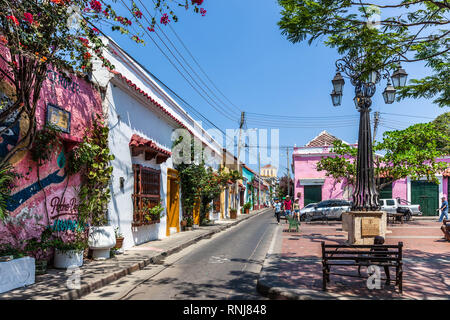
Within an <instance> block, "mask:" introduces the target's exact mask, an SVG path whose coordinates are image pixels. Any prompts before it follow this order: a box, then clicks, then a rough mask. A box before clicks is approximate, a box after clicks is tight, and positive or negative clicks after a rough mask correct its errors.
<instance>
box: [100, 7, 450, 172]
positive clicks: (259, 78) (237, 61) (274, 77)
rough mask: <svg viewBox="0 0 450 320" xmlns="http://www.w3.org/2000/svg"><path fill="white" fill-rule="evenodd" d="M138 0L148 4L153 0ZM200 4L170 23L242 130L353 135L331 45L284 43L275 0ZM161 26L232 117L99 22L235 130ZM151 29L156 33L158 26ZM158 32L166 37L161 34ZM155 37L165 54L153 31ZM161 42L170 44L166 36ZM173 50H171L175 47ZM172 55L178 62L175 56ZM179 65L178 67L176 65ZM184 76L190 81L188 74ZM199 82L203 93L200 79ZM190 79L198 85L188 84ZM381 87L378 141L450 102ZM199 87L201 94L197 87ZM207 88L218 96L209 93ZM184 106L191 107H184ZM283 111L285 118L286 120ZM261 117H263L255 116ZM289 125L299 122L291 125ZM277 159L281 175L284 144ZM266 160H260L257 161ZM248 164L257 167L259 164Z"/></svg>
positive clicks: (298, 136)
mask: <svg viewBox="0 0 450 320" xmlns="http://www.w3.org/2000/svg"><path fill="white" fill-rule="evenodd" d="M117 3H118V4H119V3H120V2H117ZM144 3H146V4H148V8H149V9H151V6H150V3H152V2H151V1H145V2H144ZM137 4H138V5H139V3H137ZM202 7H204V8H205V9H206V10H207V14H206V16H205V17H202V16H201V15H199V14H194V13H193V12H191V11H185V10H184V9H181V10H180V9H178V10H177V14H178V16H179V21H178V22H177V23H171V26H172V27H173V29H174V30H175V31H176V33H177V34H178V36H179V37H180V38H181V39H182V40H183V42H184V44H185V45H186V46H187V48H188V49H189V50H190V52H191V53H192V54H193V56H194V57H195V59H196V60H197V62H198V63H199V64H200V65H201V67H202V69H203V70H204V71H205V72H206V73H207V74H208V76H209V78H210V79H211V80H212V81H213V82H214V84H215V85H216V86H217V87H218V88H219V89H220V91H221V92H222V93H223V94H224V95H225V96H226V98H227V99H228V100H230V101H231V102H232V103H233V104H234V105H235V106H237V107H238V109H239V110H242V111H245V112H246V113H248V114H247V120H248V121H247V123H246V127H247V128H255V127H256V128H268V127H279V129H280V145H282V146H293V145H294V144H296V145H297V146H302V145H304V144H305V143H307V142H308V141H309V140H311V139H312V138H314V137H315V136H316V135H317V134H319V133H320V132H321V131H322V130H327V131H328V132H330V133H331V134H333V135H335V136H337V137H339V138H341V139H343V140H345V141H347V142H351V143H354V142H356V141H357V135H358V122H359V117H358V112H357V111H356V109H355V107H354V104H353V100H352V99H353V96H354V95H353V87H352V86H351V85H350V84H349V81H347V83H346V85H345V87H344V96H343V102H342V105H341V106H340V107H333V106H332V104H331V99H330V92H331V89H332V85H331V79H332V78H333V76H334V73H335V61H336V60H337V59H338V58H339V55H338V54H337V52H336V51H335V50H334V49H330V48H327V47H325V46H324V45H323V44H322V43H321V42H316V43H314V44H313V45H311V46H308V45H307V43H301V44H292V43H290V42H289V41H287V40H286V38H285V37H284V36H282V35H281V31H280V29H279V28H278V26H277V22H278V20H279V18H280V11H281V10H280V7H279V6H278V3H277V1H275V0H245V1H238V0H227V1H224V0H205V1H204V3H203V5H202ZM119 11H120V10H119ZM150 11H151V12H152V10H150ZM122 12H125V11H122ZM158 20H159V18H158ZM161 28H163V30H164V32H165V33H166V35H167V36H168V37H169V38H170V39H171V41H172V42H173V43H174V44H175V45H176V47H177V49H178V50H179V51H180V52H181V53H182V55H183V56H184V58H185V59H186V60H187V61H188V62H189V63H190V64H191V66H192V67H193V68H194V70H195V71H196V72H197V74H198V75H200V76H201V77H202V79H203V81H204V82H205V83H206V84H208V86H209V87H210V88H211V89H212V90H213V91H214V92H215V95H216V96H217V97H219V98H220V99H221V100H222V101H223V102H224V104H225V105H226V106H223V105H222V104H221V102H217V103H218V104H219V105H220V107H221V108H227V109H229V112H228V113H230V117H231V118H232V119H233V120H231V119H228V118H227V117H225V116H223V115H222V114H221V113H220V112H218V111H216V110H215V109H214V108H213V107H212V106H211V105H209V104H208V103H206V102H205V100H204V99H203V98H202V97H201V96H200V95H199V94H198V93H197V92H196V91H195V90H194V89H193V88H192V87H191V86H190V85H189V84H188V83H187V82H186V80H185V79H183V77H182V76H181V75H180V74H179V73H178V72H177V71H176V69H175V68H174V67H173V66H172V65H171V64H170V62H169V61H168V60H167V58H166V57H164V55H163V54H162V53H161V52H160V51H159V50H158V49H157V47H156V46H155V45H154V44H153V42H152V41H151V40H150V39H149V38H148V37H147V36H145V37H144V40H145V41H146V42H147V43H146V45H145V46H142V45H138V44H135V43H133V42H132V41H130V40H128V39H126V38H125V37H123V36H120V35H119V34H117V33H110V32H107V28H102V31H104V32H105V33H107V34H110V35H112V37H113V38H114V39H115V41H117V42H118V43H119V44H120V45H121V46H122V47H123V48H124V49H125V50H126V51H127V52H128V53H130V54H131V55H132V56H133V57H134V58H136V59H137V60H138V61H139V62H140V63H142V64H143V65H144V66H145V67H146V68H147V69H149V70H150V71H151V72H152V73H154V74H155V75H156V76H157V77H158V78H159V79H160V80H162V81H163V82H164V83H165V84H166V85H168V86H169V87H170V88H171V89H173V90H174V91H175V92H176V93H177V94H178V95H180V96H181V97H182V98H184V99H185V100H186V101H187V102H188V103H189V104H190V105H191V106H193V107H194V108H195V109H196V110H197V111H199V112H200V113H202V114H203V115H204V116H206V117H207V118H208V119H209V120H210V121H212V122H213V123H214V124H215V125H217V126H218V127H220V128H221V129H223V130H225V129H227V128H237V127H238V122H239V117H240V115H239V111H238V110H237V108H235V107H233V106H231V103H229V102H228V100H227V99H226V98H225V97H223V96H222V95H221V94H220V93H219V92H217V91H216V90H215V88H214V86H213V85H212V84H210V83H209V82H208V80H207V79H206V77H204V75H203V73H202V72H201V70H200V69H199V68H198V66H197V65H196V64H195V63H194V62H193V61H192V59H191V58H190V56H189V54H188V53H187V52H186V51H185V49H184V48H183V46H182V44H181V43H180V42H179V41H178V40H177V38H176V36H175V35H174V33H173V32H172V31H171V29H170V27H168V26H161ZM156 31H157V32H159V30H158V29H156ZM160 35H161V37H163V39H164V35H162V34H161V33H160ZM154 38H155V40H156V41H157V42H158V43H160V45H161V47H162V48H163V49H164V51H165V53H166V54H167V55H168V56H170V57H171V55H170V52H169V51H168V50H167V49H166V48H165V47H164V45H163V44H161V42H159V39H158V38H157V37H156V35H154ZM164 42H165V43H166V44H167V45H168V46H169V45H170V44H169V42H168V41H167V40H166V39H164ZM172 51H173V52H174V54H177V53H176V52H175V50H174V49H172ZM171 58H172V57H171ZM172 60H173V62H174V63H175V64H176V61H175V59H174V58H172ZM179 60H180V61H181V62H183V65H184V66H185V68H186V69H187V70H189V71H190V73H191V75H192V76H193V77H194V78H196V77H195V75H194V73H193V72H192V71H191V70H190V69H189V68H188V67H187V66H186V64H185V63H184V61H183V60H182V59H181V58H179ZM403 67H404V69H405V70H406V71H407V73H408V74H409V76H410V78H414V77H418V78H420V77H422V76H423V75H425V74H426V72H427V70H426V69H425V68H424V67H423V65H422V64H419V63H416V64H408V65H404V66H403ZM179 69H180V70H181V71H182V72H183V73H184V71H183V69H182V67H179ZM184 74H185V73H184ZM186 77H187V78H188V79H190V78H189V76H187V75H186ZM197 82H198V84H199V86H201V87H202V89H203V90H205V91H206V92H208V90H207V88H205V87H204V86H203V84H202V83H201V82H200V80H197ZM193 85H194V86H195V87H196V88H198V86H197V85H195V84H194V83H193ZM385 85H386V84H385V82H381V83H380V84H379V85H378V87H377V92H376V93H375V96H374V98H373V104H372V110H373V111H380V112H381V119H382V122H381V123H380V126H379V128H378V131H377V138H378V139H380V138H381V137H382V133H383V132H384V131H387V130H391V129H394V128H395V129H404V128H406V127H407V126H409V125H411V124H414V123H418V122H428V121H430V120H431V119H433V118H435V117H436V116H438V115H439V114H441V113H443V112H446V111H449V110H448V108H439V107H437V106H436V105H433V104H432V103H431V100H425V99H417V100H413V99H408V100H403V101H402V102H395V103H394V104H391V105H386V104H385V103H384V101H383V98H382V96H381V92H382V91H383V90H384V87H385ZM198 90H199V91H200V92H202V90H201V89H198ZM202 94H203V93H202ZM208 94H209V95H210V96H211V97H212V98H213V99H214V100H216V101H217V99H216V98H215V97H214V96H213V95H212V94H211V93H210V92H208ZM203 96H205V94H203ZM205 97H206V96H205ZM206 99H208V98H207V97H206ZM216 107H217V106H216ZM187 111H188V112H189V113H191V112H190V110H187ZM251 113H260V114H270V115H281V116H282V117H267V116H258V115H253V114H251ZM191 114H192V113H191ZM394 114H398V115H394ZM193 116H194V118H196V119H198V117H196V116H195V115H193ZM286 116H288V117H290V118H289V119H286ZM283 117H284V118H283ZM302 117H303V119H301V118H302ZM262 118H264V121H260V120H261V119H262ZM307 118H309V119H307ZM204 124H205V127H207V128H209V127H211V126H210V125H209V124H207V123H204ZM293 126H298V127H299V128H292V127H293ZM288 127H291V128H288ZM291 153H292V150H291V151H290V154H291ZM247 159H248V158H247ZM279 163H280V170H283V173H284V172H285V171H286V150H285V149H283V150H280V158H279ZM265 164H266V163H261V166H263V165H265ZM250 167H251V168H253V169H257V165H250ZM280 170H279V171H280ZM279 175H280V173H279Z"/></svg>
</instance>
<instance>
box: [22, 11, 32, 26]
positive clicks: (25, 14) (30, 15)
mask: <svg viewBox="0 0 450 320" xmlns="http://www.w3.org/2000/svg"><path fill="white" fill-rule="evenodd" d="M23 17H24V18H25V21H26V22H28V23H29V24H32V23H33V22H34V19H33V15H32V14H31V13H29V12H25V13H24V14H23Z"/></svg>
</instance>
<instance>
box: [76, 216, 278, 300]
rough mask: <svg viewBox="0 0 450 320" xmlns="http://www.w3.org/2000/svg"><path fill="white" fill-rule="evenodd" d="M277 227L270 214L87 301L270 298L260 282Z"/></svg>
mask: <svg viewBox="0 0 450 320" xmlns="http://www.w3.org/2000/svg"><path fill="white" fill-rule="evenodd" d="M276 227H277V223H276V220H275V218H274V216H273V211H272V210H271V209H269V210H268V211H267V212H264V213H262V214H260V215H258V216H256V217H253V218H251V219H248V220H246V221H243V222H241V223H240V224H238V225H236V226H234V227H232V228H230V229H227V230H226V231H223V232H220V233H218V234H216V235H214V236H213V237H211V238H210V239H204V240H201V241H199V242H198V243H196V244H195V245H192V246H190V247H188V248H186V249H184V250H182V251H180V252H178V253H176V254H173V255H171V256H169V257H167V258H166V260H165V261H164V262H163V264H161V265H149V266H147V267H146V268H145V269H143V270H140V271H137V272H134V273H133V274H131V275H129V276H126V277H124V278H122V279H119V280H117V281H115V282H113V283H111V284H110V285H108V286H106V287H103V288H101V289H99V290H97V291H94V292H92V293H91V294H89V295H87V296H85V297H83V300H90V299H103V300H104V299H114V300H119V299H120V300H141V299H145V300H152V299H159V300H171V299H214V300H216V299H220V300H226V299H252V300H253V299H265V298H264V297H262V296H261V295H259V294H258V293H257V291H256V281H257V278H258V275H259V272H260V270H261V266H262V263H263V261H264V258H265V255H266V253H267V251H268V250H269V246H270V244H271V241H272V236H273V234H274V231H275V229H276Z"/></svg>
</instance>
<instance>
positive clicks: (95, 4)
mask: <svg viewBox="0 0 450 320" xmlns="http://www.w3.org/2000/svg"><path fill="white" fill-rule="evenodd" d="M89 5H90V6H91V8H92V10H94V11H95V12H100V11H102V4H101V3H100V1H97V0H91V2H89Z"/></svg>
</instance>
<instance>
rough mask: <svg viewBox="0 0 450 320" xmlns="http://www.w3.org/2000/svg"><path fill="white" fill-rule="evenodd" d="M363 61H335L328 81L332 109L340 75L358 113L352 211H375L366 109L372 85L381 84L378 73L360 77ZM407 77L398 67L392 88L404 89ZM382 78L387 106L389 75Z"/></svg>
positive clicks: (336, 102) (339, 91)
mask: <svg viewBox="0 0 450 320" xmlns="http://www.w3.org/2000/svg"><path fill="white" fill-rule="evenodd" d="M364 65H365V64H364V57H357V58H350V57H348V56H347V57H344V58H342V59H339V60H338V61H336V67H337V73H336V76H335V77H334V78H333V80H332V84H333V92H332V93H331V99H332V102H333V105H334V106H339V105H340V104H341V101H342V91H343V86H344V83H345V81H344V78H343V77H342V75H341V72H342V73H344V74H345V75H346V76H347V77H348V78H350V82H351V84H352V85H353V86H354V87H355V98H354V99H353V101H354V102H355V106H356V108H357V109H358V111H359V113H360V120H359V134H358V156H357V159H356V161H357V162H356V165H357V169H356V185H355V188H354V191H353V204H352V211H379V210H380V205H379V201H378V192H377V189H376V185H375V177H374V166H373V150H372V132H371V127H370V111H371V109H370V107H371V105H372V99H371V98H372V97H373V95H374V94H375V91H376V84H377V83H379V82H380V80H381V73H380V72H379V71H371V72H369V73H368V75H367V76H363V75H362V72H361V71H360V70H361V69H362V67H363V66H364ZM407 76H408V75H407V73H406V72H405V70H403V69H401V67H399V68H398V69H397V70H396V71H395V72H394V74H393V75H392V82H393V83H394V86H395V87H401V86H403V85H405V83H406V78H407ZM383 78H385V79H387V80H388V84H387V87H386V88H385V90H384V92H383V98H384V101H385V103H387V104H391V103H393V102H394V100H395V92H396V89H395V87H394V86H392V85H391V83H390V80H389V78H390V77H389V72H388V71H387V70H384V72H383Z"/></svg>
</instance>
